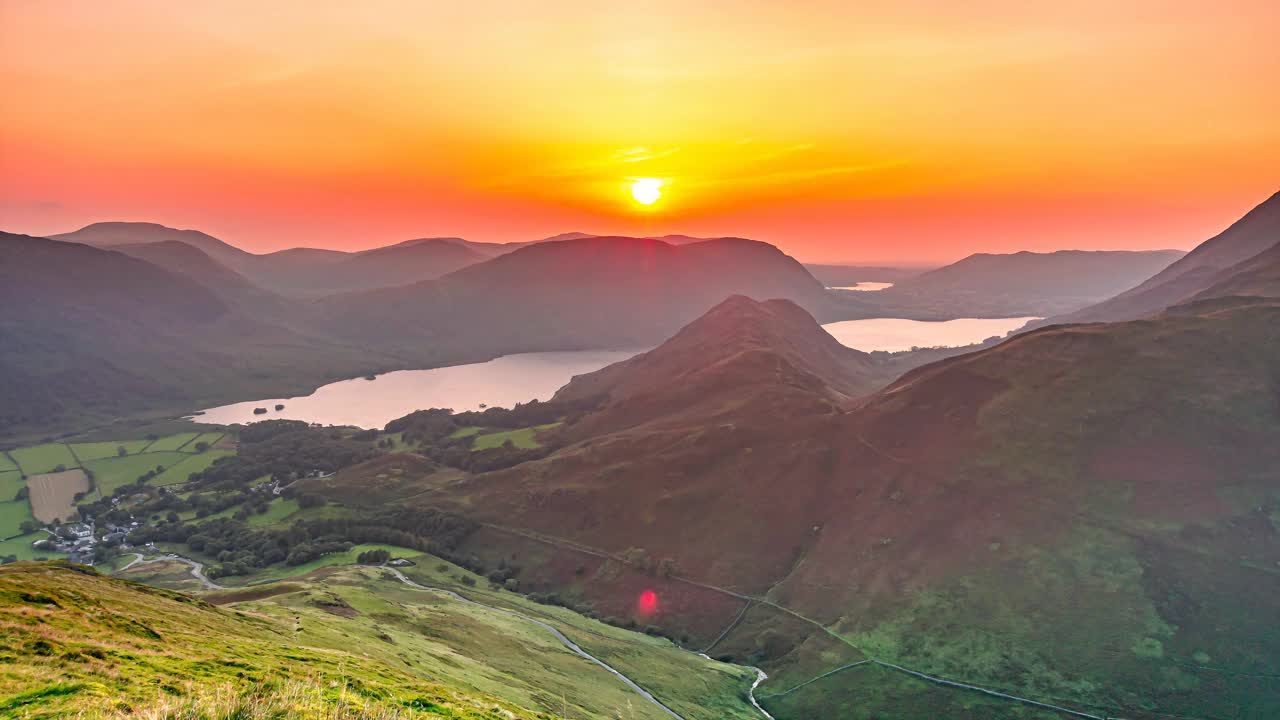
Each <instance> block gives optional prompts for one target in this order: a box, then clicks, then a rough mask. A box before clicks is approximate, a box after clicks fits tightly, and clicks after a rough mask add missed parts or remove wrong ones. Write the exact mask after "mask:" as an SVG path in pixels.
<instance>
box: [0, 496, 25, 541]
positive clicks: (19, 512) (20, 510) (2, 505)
mask: <svg viewBox="0 0 1280 720" xmlns="http://www.w3.org/2000/svg"><path fill="white" fill-rule="evenodd" d="M30 519H31V506H30V505H28V504H27V501H26V500H9V501H7V502H0V538H6V537H9V536H10V535H17V534H18V533H19V532H20V529H21V527H22V523H24V522H26V521H28V520H30Z"/></svg>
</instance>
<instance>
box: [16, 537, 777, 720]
mask: <svg viewBox="0 0 1280 720" xmlns="http://www.w3.org/2000/svg"><path fill="white" fill-rule="evenodd" d="M418 557H419V558H420V559H422V558H423V557H424V556H418ZM428 559H429V558H428ZM433 572H434V571H433ZM452 572H454V573H455V574H457V573H462V572H465V571H462V570H460V569H458V568H453V570H452ZM424 575H426V573H425V572H423V573H418V572H415V576H420V577H421V576H424ZM468 576H470V574H469V573H468ZM459 577H461V575H459ZM471 577H474V576H471ZM423 579H424V580H428V581H431V582H437V583H439V582H442V581H445V576H441V578H440V579H437V578H435V577H434V576H432V577H429V578H428V577H424V578H423ZM447 583H448V584H450V586H453V585H454V584H456V585H457V586H458V587H460V588H461V589H462V590H464V591H466V590H467V588H466V587H464V586H462V585H461V584H460V583H456V581H453V580H447ZM492 593H493V591H489V593H480V594H481V595H486V594H492ZM507 595H508V596H510V595H511V594H510V593H507ZM517 597H518V596H517ZM205 598H207V600H208V602H206V600H204V599H197V598H194V597H191V596H189V595H183V594H180V593H177V592H172V591H168V590H161V589H156V588H152V587H147V586H144V585H139V584H136V583H133V582H127V581H124V580H116V579H110V578H107V577H104V576H101V575H99V574H97V573H96V572H94V571H93V570H92V569H88V568H85V567H83V566H74V565H69V564H64V563H41V564H35V563H22V564H16V565H10V566H5V567H2V568H0V619H3V621H4V622H3V623H0V625H2V627H0V641H2V643H3V646H4V648H5V651H4V652H5V653H7V659H8V662H6V663H4V664H0V688H3V690H0V714H4V715H5V716H11V715H12V716H14V717H28V718H33V719H34V718H53V717H65V716H67V715H68V714H69V713H76V716H77V717H88V718H99V717H101V718H115V717H136V716H138V715H139V714H145V713H160V714H163V716H165V717H176V716H178V715H181V716H182V717H238V718H277V717H289V718H329V717H362V718H392V717H396V718H419V717H421V718H441V717H447V718H459V719H462V718H477V719H478V718H499V717H501V718H508V719H509V720H510V719H513V718H529V719H530V720H532V719H534V718H539V719H548V720H549V719H550V718H552V717H560V716H561V713H562V712H563V713H564V716H565V717H615V716H618V715H617V714H618V713H627V714H626V715H625V717H630V718H636V719H637V720H658V718H663V719H664V720H670V716H669V715H667V714H665V713H664V712H662V711H661V710H660V709H659V708H657V707H656V706H654V705H653V704H651V703H647V702H645V700H644V699H643V698H641V697H640V696H639V695H638V694H636V693H635V692H634V691H633V690H632V689H630V688H629V687H628V686H626V685H625V684H623V683H621V682H619V681H618V680H617V679H616V678H615V677H613V676H611V675H610V674H609V673H608V672H607V671H606V670H604V669H602V668H600V667H598V666H596V665H594V664H592V663H591V662H590V661H588V660H586V659H584V658H582V657H580V656H579V655H577V654H575V653H573V652H571V651H570V650H569V649H568V648H566V647H565V646H564V645H562V644H561V643H560V642H559V641H558V640H557V638H556V637H555V636H554V635H552V634H551V633H550V632H547V631H546V629H544V628H542V627H539V626H537V625H536V624H534V623H533V622H532V621H531V620H529V619H526V618H522V617H519V616H514V615H512V614H510V613H509V612H504V610H503V609H501V608H503V604H504V601H502V600H499V599H494V600H491V602H496V603H498V608H499V609H491V608H488V607H485V606H482V605H479V604H475V603H467V602H465V601H462V600H459V599H456V598H450V597H448V596H446V595H444V594H441V593H435V592H429V591H424V590H420V589H417V588H414V587H411V586H409V585H408V584H406V583H404V582H401V581H400V580H399V579H398V578H396V577H395V576H393V575H391V574H390V573H387V572H385V571H382V570H377V569H373V568H357V567H345V568H327V569H325V570H322V571H318V572H313V573H310V574H307V575H305V576H301V577H296V578H292V579H290V580H289V581H288V582H282V583H276V584H269V585H265V586H259V587H255V588H251V589H246V590H235V591H227V592H220V593H214V594H211V595H205ZM210 603H214V604H210ZM505 604H506V605H508V606H513V607H519V604H518V602H517V601H510V600H509V601H505ZM528 605H529V606H532V608H537V607H538V606H536V605H534V604H532V603H528ZM520 610H521V611H522V612H526V613H538V614H540V615H542V616H545V617H546V621H547V622H549V623H555V624H556V625H557V626H558V627H563V628H564V629H565V632H567V633H571V634H572V635H574V636H575V637H579V638H581V641H582V642H583V645H584V646H586V647H588V648H590V649H591V652H593V653H599V655H600V656H602V657H606V658H609V660H610V661H611V662H616V663H618V666H619V667H622V668H625V670H626V672H628V673H630V674H634V676H635V677H638V678H641V679H642V681H643V682H645V683H647V684H648V686H649V687H651V688H653V689H654V691H655V692H657V693H660V694H661V696H662V697H664V698H665V699H666V700H667V702H669V703H671V704H672V705H673V706H675V707H677V708H680V711H681V713H682V716H683V717H684V718H686V720H713V719H716V720H718V719H720V718H735V719H736V720H745V719H746V718H751V717H757V715H755V711H754V710H752V709H751V708H750V707H749V706H748V705H747V704H746V702H745V701H744V700H742V699H741V697H740V695H739V693H740V692H741V690H742V684H743V683H744V682H745V681H746V679H747V675H746V673H744V672H743V671H742V670H740V669H738V668H733V667H731V666H726V665H723V664H720V663H715V662H712V661H706V660H702V659H700V658H698V657H697V656H695V655H693V654H691V653H686V652H681V651H678V650H675V649H674V648H672V647H671V646H670V644H669V643H665V642H664V641H660V640H657V639H653V638H647V637H645V636H643V635H639V634H638V633H629V632H626V631H621V630H616V629H612V628H607V627H603V626H599V625H598V623H596V624H594V625H595V626H598V627H600V629H598V630H595V635H593V634H592V633H591V629H592V627H593V625H592V623H591V622H590V621H588V620H586V618H581V617H579V618H578V619H576V620H571V619H568V617H567V615H565V614H563V613H561V614H560V615H565V616H564V617H560V616H558V614H557V613H554V612H548V611H538V610H536V609H529V608H524V607H521V608H520ZM663 664H667V665H668V666H669V667H672V668H679V670H680V672H682V673H683V678H681V679H678V680H674V681H664V680H663V679H662V674H661V668H662V665H663ZM192 711H196V712H198V713H200V714H198V715H188V714H186V713H189V712H192ZM146 716H148V717H149V716H150V715H146ZM157 716H159V715H157Z"/></svg>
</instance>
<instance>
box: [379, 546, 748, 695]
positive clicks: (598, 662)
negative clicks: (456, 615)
mask: <svg viewBox="0 0 1280 720" xmlns="http://www.w3.org/2000/svg"><path fill="white" fill-rule="evenodd" d="M382 569H383V570H386V571H388V572H390V573H392V574H393V575H395V576H396V577H397V578H399V579H400V582H402V583H404V584H405V585H408V586H409V587H413V588H417V589H419V590H426V591H427V592H434V593H442V594H444V595H448V596H449V597H451V598H453V599H454V600H458V601H460V602H464V603H467V604H468V605H476V606H478V607H482V608H486V609H488V610H492V611H494V612H500V613H503V614H504V615H510V616H512V617H517V618H520V619H521V620H525V621H528V622H531V623H533V624H534V625H537V626H539V627H541V628H542V629H544V630H546V631H547V632H549V633H551V634H552V635H553V636H555V638H556V639H557V640H559V641H560V644H562V645H564V646H565V647H567V648H569V650H570V651H572V652H573V653H575V654H577V655H579V656H581V657H582V658H584V659H586V660H589V661H591V662H593V663H595V664H596V665H599V666H600V667H602V668H604V669H605V670H607V671H609V672H610V673H612V674H613V675H614V676H616V677H617V678H618V679H619V680H621V681H622V682H623V683H625V684H626V685H627V686H628V687H630V688H631V689H632V690H635V691H636V692H637V693H639V694H640V696H641V697H643V698H644V699H645V700H648V701H649V702H651V703H653V704H654V705H656V706H657V707H658V709H660V710H662V711H663V712H664V713H666V714H668V715H670V716H671V717H673V718H676V720H684V718H683V717H682V716H681V715H680V714H679V713H677V712H676V711H675V710H672V709H671V708H669V707H667V706H666V705H663V704H662V701H661V700H659V699H658V698H656V697H654V696H653V695H652V694H651V693H650V692H649V691H648V690H645V689H644V688H642V687H640V686H639V685H638V684H636V682H635V681H634V680H632V679H631V678H629V677H627V676H626V675H623V674H622V673H620V672H618V671H617V670H615V669H614V668H613V667H612V666H610V665H609V664H608V663H606V662H605V661H603V660H601V659H600V658H598V657H596V656H595V655H592V654H591V653H589V652H587V651H586V650H583V649H582V648H580V647H578V645H577V643H575V642H574V641H572V640H570V639H569V638H568V637H566V636H565V634H564V633H562V632H560V631H559V630H557V629H556V628H555V627H554V626H552V625H550V624H548V623H545V622H542V621H541V620H538V619H537V618H533V617H529V616H528V615H525V614H523V613H518V612H516V611H514V610H508V609H506V608H500V607H494V606H493V605H486V604H484V603H482V602H476V601H475V600H471V599H469V598H466V597H463V596H462V595H459V594H458V593H456V592H454V591H452V590H446V589H444V588H438V587H430V586H428V585H420V584H418V583H416V582H414V581H412V580H410V579H409V578H408V577H407V576H406V575H405V574H404V573H402V572H400V571H399V570H398V569H396V568H392V567H383V568H382ZM766 715H767V713H766ZM771 720H772V719H771Z"/></svg>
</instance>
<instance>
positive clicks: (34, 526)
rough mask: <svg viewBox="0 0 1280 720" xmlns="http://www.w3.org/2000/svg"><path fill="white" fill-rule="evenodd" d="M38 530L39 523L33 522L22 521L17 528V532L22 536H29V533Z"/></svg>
mask: <svg viewBox="0 0 1280 720" xmlns="http://www.w3.org/2000/svg"><path fill="white" fill-rule="evenodd" d="M23 489H24V490H25V489H26V488H23ZM39 529H40V523H38V522H36V521H35V520H23V521H22V524H21V525H19V526H18V530H19V531H20V532H21V533H22V534H23V535H30V534H31V533H33V532H35V531H37V530H39Z"/></svg>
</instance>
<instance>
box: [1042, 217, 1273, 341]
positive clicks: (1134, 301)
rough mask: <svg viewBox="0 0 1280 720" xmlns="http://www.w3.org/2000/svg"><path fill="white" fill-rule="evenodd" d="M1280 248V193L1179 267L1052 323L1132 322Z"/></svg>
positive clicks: (1210, 240)
mask: <svg viewBox="0 0 1280 720" xmlns="http://www.w3.org/2000/svg"><path fill="white" fill-rule="evenodd" d="M1277 242H1280V192H1277V193H1276V194H1274V195H1272V196H1271V197H1270V198H1268V199H1267V200H1266V201H1264V202H1263V203H1262V204H1260V205H1258V206H1257V207H1255V208H1254V209H1252V210H1250V211H1249V212H1248V213H1247V214H1246V215H1245V216H1244V217H1242V218H1240V219H1239V220H1237V221H1236V222H1235V223H1233V224H1232V225H1231V227H1229V228H1227V229H1226V230H1224V231H1222V232H1221V233H1220V234H1218V235H1215V236H1214V237H1212V238H1209V239H1208V240H1206V241H1204V242H1203V243H1200V245H1198V246H1196V248H1195V249H1194V250H1192V251H1191V252H1189V253H1187V254H1186V255H1185V256H1184V257H1182V258H1181V259H1180V260H1178V261H1177V262H1175V263H1173V264H1172V265H1170V266H1169V267H1167V268H1165V269H1164V270H1162V271H1161V272H1159V273H1157V274H1155V275H1154V276H1152V277H1150V278H1148V279H1147V280H1146V281H1144V282H1142V283H1141V284H1139V285H1137V286H1136V287H1133V288H1132V289H1129V290H1126V291H1124V292H1122V293H1120V294H1119V295H1116V296H1115V297H1112V298H1110V299H1108V300H1105V301H1103V302H1100V303H1098V304H1096V305H1091V306H1089V307H1086V308H1083V309H1080V310H1077V311H1075V312H1071V313H1067V314H1064V315H1059V316H1057V317H1052V318H1049V319H1048V320H1047V321H1045V322H1044V323H1043V324H1049V323H1083V322H1110V321H1115V320H1133V319H1135V318H1140V317H1144V316H1147V315H1151V314H1153V313H1158V312H1160V311H1162V310H1164V309H1165V308H1167V307H1170V306H1172V305H1176V304H1177V303H1179V302H1182V301H1184V300H1186V299H1188V298H1191V297H1194V296H1195V295H1196V294H1197V293H1200V292H1202V291H1204V290H1206V289H1208V288H1209V287H1210V286H1211V285H1213V284H1214V283H1215V282H1217V281H1218V280H1219V274H1220V273H1221V272H1222V271H1224V270H1227V269H1229V268H1231V267H1232V266H1234V265H1236V264H1238V263H1242V262H1244V261H1246V260H1248V259H1250V258H1252V257H1254V256H1256V255H1258V254H1260V253H1262V252H1264V251H1266V250H1268V249H1270V248H1272V247H1273V246H1274V245H1275V244H1276V243H1277Z"/></svg>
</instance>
